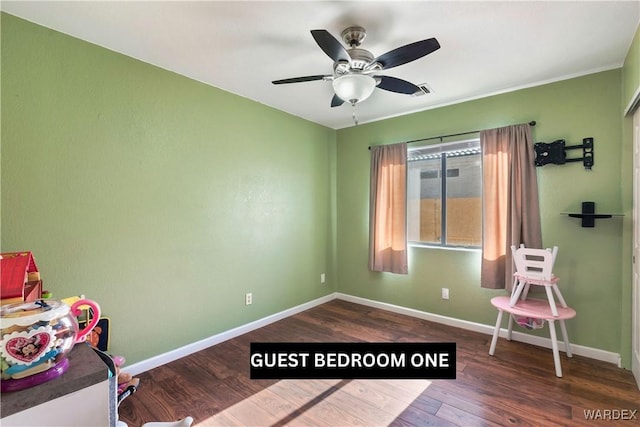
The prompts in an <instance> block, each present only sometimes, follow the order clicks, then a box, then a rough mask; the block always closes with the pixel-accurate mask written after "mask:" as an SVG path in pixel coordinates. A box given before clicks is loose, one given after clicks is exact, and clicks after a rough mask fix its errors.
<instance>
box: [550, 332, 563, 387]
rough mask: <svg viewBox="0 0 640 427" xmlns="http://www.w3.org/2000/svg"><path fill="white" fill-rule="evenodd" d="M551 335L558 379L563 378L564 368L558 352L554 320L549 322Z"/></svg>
mask: <svg viewBox="0 0 640 427" xmlns="http://www.w3.org/2000/svg"><path fill="white" fill-rule="evenodd" d="M549 334H550V335H551V347H552V349H553V364H554V365H555V367H556V377H559V378H562V366H561V365H560V353H559V352H558V337H557V336H556V325H555V321H554V320H549Z"/></svg>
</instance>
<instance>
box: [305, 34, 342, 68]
mask: <svg viewBox="0 0 640 427" xmlns="http://www.w3.org/2000/svg"><path fill="white" fill-rule="evenodd" d="M311 35H312V36H313V38H314V39H315V41H316V43H318V46H320V49H322V50H323V51H324V53H326V54H327V55H329V58H331V59H333V61H334V62H338V61H347V62H349V61H351V57H350V56H349V53H348V52H347V50H346V49H345V48H344V46H342V45H341V44H340V42H339V41H338V40H337V39H336V38H335V37H333V36H332V35H331V34H330V33H329V32H328V31H327V30H311Z"/></svg>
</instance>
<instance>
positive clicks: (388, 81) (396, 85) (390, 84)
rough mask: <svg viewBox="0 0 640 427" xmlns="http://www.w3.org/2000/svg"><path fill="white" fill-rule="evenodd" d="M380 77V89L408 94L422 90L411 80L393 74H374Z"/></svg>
mask: <svg viewBox="0 0 640 427" xmlns="http://www.w3.org/2000/svg"><path fill="white" fill-rule="evenodd" d="M374 77H375V78H380V83H378V88H379V89H384V90H388V91H389V92H395V93H406V94H407V95H411V94H414V93H416V92H420V88H419V87H418V86H416V85H414V84H413V83H411V82H408V81H406V80H402V79H399V78H396V77H391V76H374Z"/></svg>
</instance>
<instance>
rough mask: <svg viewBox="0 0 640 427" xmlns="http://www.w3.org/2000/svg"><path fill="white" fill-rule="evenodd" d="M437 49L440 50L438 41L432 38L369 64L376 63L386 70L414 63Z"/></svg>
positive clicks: (412, 44)
mask: <svg viewBox="0 0 640 427" xmlns="http://www.w3.org/2000/svg"><path fill="white" fill-rule="evenodd" d="M438 49H440V43H438V40H436V39H434V38H431V39H426V40H421V41H419V42H415V43H411V44H407V45H404V46H401V47H399V48H397V49H394V50H391V51H389V52H387V53H384V54H382V55H380V56H378V57H377V58H375V59H374V60H373V61H371V63H372V64H375V63H376V62H377V63H379V64H380V65H382V68H383V69H385V70H388V69H389V68H393V67H397V66H398V65H402V64H406V63H407V62H411V61H415V60H416V59H418V58H422V57H423V56H425V55H428V54H430V53H432V52H434V51H436V50H438Z"/></svg>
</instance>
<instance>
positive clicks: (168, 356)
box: [123, 292, 622, 376]
mask: <svg viewBox="0 0 640 427" xmlns="http://www.w3.org/2000/svg"><path fill="white" fill-rule="evenodd" d="M334 299H341V300H343V301H349V302H353V303H356V304H361V305H366V306H369V307H375V308H379V309H382V310H387V311H392V312H394V313H399V314H404V315H407V316H413V317H417V318H419V319H424V320H428V321H431V322H435V323H441V324H444V325H448V326H453V327H456V328H461V329H466V330H470V331H475V332H480V333H483V334H487V335H493V328H494V326H490V325H484V324H482V323H476V322H470V321H468V320H461V319H456V318H454V317H447V316H442V315H440V314H433V313H429V312H426V311H420V310H415V309H412V308H407V307H402V306H398V305H393V304H388V303H385V302H380V301H374V300H370V299H366V298H361V297H356V296H353V295H348V294H343V293H339V292H335V293H332V294H328V295H325V296H323V297H321V298H318V299H315V300H312V301H309V302H307V303H304V304H300V305H298V306H295V307H292V308H289V309H287V310H284V311H281V312H279V313H275V314H272V315H270V316H267V317H263V318H262V319H258V320H256V321H253V322H250V323H247V324H246V325H242V326H238V327H237V328H233V329H230V330H228V331H225V332H221V333H219V334H216V335H213V336H211V337H209V338H205V339H202V340H200V341H196V342H194V343H192V344H187V345H185V346H183V347H180V348H177V349H175V350H171V351H168V352H166V353H163V354H160V355H158V356H154V357H151V358H149V359H146V360H143V361H140V362H138V363H134V364H132V365H130V366H126V367H125V368H124V369H123V371H125V372H127V373H129V374H131V375H133V376H136V375H138V374H141V373H142V372H146V371H148V370H150V369H153V368H157V367H158V366H162V365H164V364H166V363H169V362H173V361H174V360H178V359H180V358H182V357H185V356H188V355H190V354H192V353H195V352H198V351H200V350H204V349H205V348H208V347H211V346H213V345H216V344H219V343H221V342H224V341H227V340H229V339H231V338H235V337H237V336H240V335H242V334H246V333H247V332H251V331H253V330H255V329H258V328H261V327H263V326H267V325H269V324H271V323H273V322H277V321H278V320H282V319H285V318H287V317H289V316H293V315H294V314H297V313H300V312H302V311H305V310H308V309H310V308H313V307H316V306H318V305H320V304H324V303H326V302H329V301H332V300H334ZM506 334H507V330H506V329H501V330H500V336H501V337H506ZM511 338H512V340H514V341H520V342H523V343H527V344H532V345H537V346H539V347H545V348H551V340H550V339H549V338H544V337H538V336H535V335H530V334H526V333H523V332H517V331H513V333H512V334H511ZM558 347H559V349H560V350H561V351H565V347H564V343H563V342H558ZM571 350H572V351H573V353H574V354H576V355H579V356H584V357H589V358H591V359H595V360H601V361H604V362H608V363H613V364H615V365H617V366H618V367H621V366H622V359H621V357H620V354H618V353H613V352H610V351H605V350H600V349H597V348H592V347H586V346H582V345H576V344H571Z"/></svg>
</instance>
